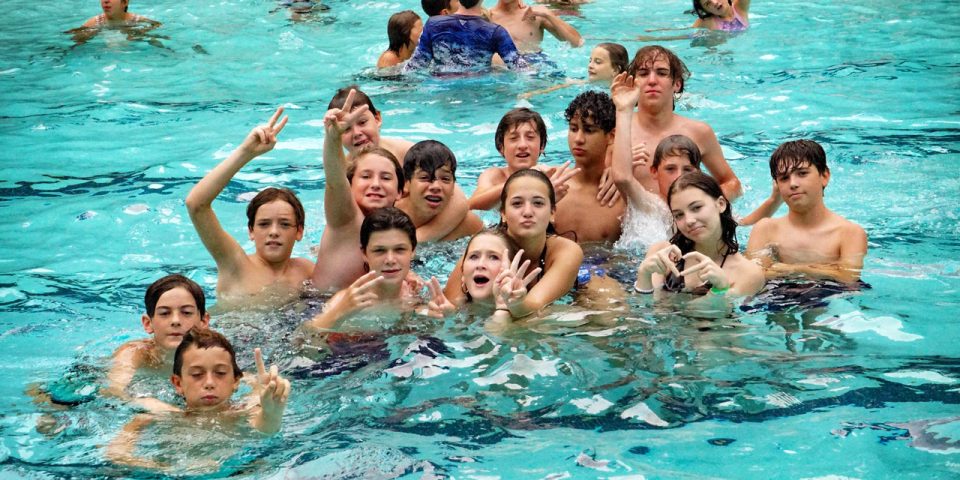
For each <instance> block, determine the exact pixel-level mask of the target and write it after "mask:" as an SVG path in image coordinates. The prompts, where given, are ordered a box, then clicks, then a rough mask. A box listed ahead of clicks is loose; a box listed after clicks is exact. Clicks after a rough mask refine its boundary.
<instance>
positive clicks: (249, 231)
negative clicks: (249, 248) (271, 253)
mask: <svg viewBox="0 0 960 480" xmlns="http://www.w3.org/2000/svg"><path fill="white" fill-rule="evenodd" d="M247 238H249V239H250V241H251V242H252V241H253V229H252V228H248V229H247Z"/></svg>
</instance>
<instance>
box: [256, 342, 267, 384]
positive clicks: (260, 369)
mask: <svg viewBox="0 0 960 480" xmlns="http://www.w3.org/2000/svg"><path fill="white" fill-rule="evenodd" d="M253 358H254V359H256V362H257V375H259V376H260V378H263V376H264V375H266V374H267V368H266V366H265V365H264V364H263V352H262V351H261V350H260V349H259V348H254V349H253Z"/></svg>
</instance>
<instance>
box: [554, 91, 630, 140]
mask: <svg viewBox="0 0 960 480" xmlns="http://www.w3.org/2000/svg"><path fill="white" fill-rule="evenodd" d="M563 117H564V118H565V119H566V120H567V122H568V123H569V122H572V121H574V120H575V119H580V120H581V121H584V122H586V121H589V122H590V123H591V124H593V125H596V126H597V127H600V129H601V130H602V131H603V133H610V132H612V131H613V129H614V127H616V126H617V108H616V106H614V104H613V100H611V99H610V95H607V94H606V92H601V91H598V90H587V91H586V92H583V93H581V94H580V95H577V96H576V97H575V98H574V99H573V101H571V102H570V104H569V105H567V109H566V110H564V112H563Z"/></svg>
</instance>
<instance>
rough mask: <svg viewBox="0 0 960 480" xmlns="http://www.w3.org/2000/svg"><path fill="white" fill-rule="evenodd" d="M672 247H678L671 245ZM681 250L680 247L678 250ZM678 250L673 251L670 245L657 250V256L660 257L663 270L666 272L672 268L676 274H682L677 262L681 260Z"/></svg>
mask: <svg viewBox="0 0 960 480" xmlns="http://www.w3.org/2000/svg"><path fill="white" fill-rule="evenodd" d="M671 247H676V246H675V245H671ZM677 251H678V252H679V249H678V250H677ZM675 253H676V252H674V251H673V249H671V248H670V247H667V248H664V249H663V250H660V251H659V252H657V257H659V259H660V267H661V268H662V270H661V271H663V272H666V271H667V270H670V271H671V272H673V274H674V275H677V276H680V270H678V269H677V265H676V262H678V261H679V260H680V255H676V254H675Z"/></svg>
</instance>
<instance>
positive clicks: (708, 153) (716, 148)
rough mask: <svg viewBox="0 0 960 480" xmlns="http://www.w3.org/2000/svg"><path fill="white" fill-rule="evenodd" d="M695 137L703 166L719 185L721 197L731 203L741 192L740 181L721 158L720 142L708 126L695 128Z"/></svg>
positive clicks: (702, 125)
mask: <svg viewBox="0 0 960 480" xmlns="http://www.w3.org/2000/svg"><path fill="white" fill-rule="evenodd" d="M697 137H698V138H696V139H694V140H695V141H696V142H697V145H699V146H700V151H701V153H702V158H703V166H704V167H707V171H709V172H710V176H711V177H713V178H714V179H715V180H716V181H717V183H719V184H720V189H721V190H723V195H724V196H725V197H727V200H729V201H731V202H732V201H733V200H734V199H736V198H737V197H739V196H740V194H742V193H743V190H742V189H741V187H740V179H739V178H737V175H736V174H735V173H733V169H731V168H730V164H728V163H727V160H726V159H724V158H723V149H721V148H720V142H718V141H717V135H716V134H715V133H713V129H712V128H710V126H709V125H707V124H705V123H702V124H700V128H697Z"/></svg>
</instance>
